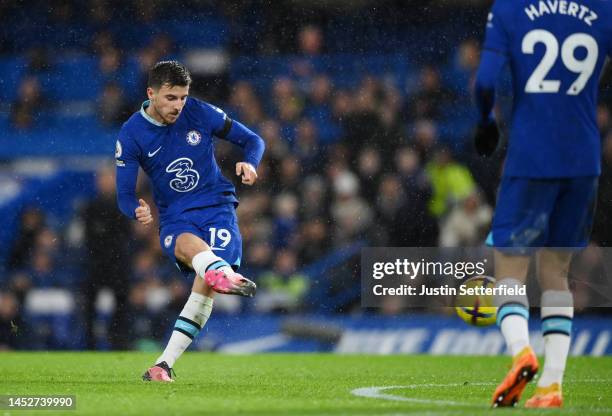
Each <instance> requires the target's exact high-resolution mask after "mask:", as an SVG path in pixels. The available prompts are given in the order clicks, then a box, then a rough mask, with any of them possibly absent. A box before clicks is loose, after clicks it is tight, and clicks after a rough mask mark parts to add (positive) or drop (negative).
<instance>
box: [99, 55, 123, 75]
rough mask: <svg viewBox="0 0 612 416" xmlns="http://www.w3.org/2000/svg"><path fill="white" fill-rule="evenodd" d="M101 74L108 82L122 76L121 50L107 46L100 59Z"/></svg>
mask: <svg viewBox="0 0 612 416" xmlns="http://www.w3.org/2000/svg"><path fill="white" fill-rule="evenodd" d="M98 69H99V70H100V75H101V76H102V78H103V79H105V80H106V81H107V82H109V81H114V80H116V79H117V78H119V77H120V75H121V74H120V70H121V52H120V51H119V49H117V48H115V47H107V48H105V49H103V50H102V51H101V53H100V58H99V61H98Z"/></svg>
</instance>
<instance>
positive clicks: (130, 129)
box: [119, 111, 142, 139]
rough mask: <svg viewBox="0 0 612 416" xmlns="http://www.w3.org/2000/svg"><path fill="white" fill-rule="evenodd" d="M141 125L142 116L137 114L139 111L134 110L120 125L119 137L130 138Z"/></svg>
mask: <svg viewBox="0 0 612 416" xmlns="http://www.w3.org/2000/svg"><path fill="white" fill-rule="evenodd" d="M141 126H142V116H141V115H140V114H139V111H136V112H134V113H133V114H132V115H131V116H130V118H128V119H127V120H126V121H125V122H124V123H123V124H122V125H121V129H120V130H119V137H122V138H126V139H127V138H132V137H134V136H135V135H134V133H135V132H136V131H137V130H139V129H140V128H141Z"/></svg>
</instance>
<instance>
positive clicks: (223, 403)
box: [0, 352, 612, 416]
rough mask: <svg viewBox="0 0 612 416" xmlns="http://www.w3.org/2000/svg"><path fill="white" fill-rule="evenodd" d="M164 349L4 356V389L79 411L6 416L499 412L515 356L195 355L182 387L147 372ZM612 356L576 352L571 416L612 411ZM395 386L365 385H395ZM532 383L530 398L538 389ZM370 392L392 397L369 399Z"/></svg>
mask: <svg viewBox="0 0 612 416" xmlns="http://www.w3.org/2000/svg"><path fill="white" fill-rule="evenodd" d="M154 359H155V355H154V354H147V353H43V352H39V353H6V352H5V353H2V354H0V360H1V363H2V364H1V365H0V368H1V369H2V374H1V377H0V394H15V395H37V394H41V395H42V394H47V395H49V394H53V395H63V394H72V395H76V403H77V409H76V410H63V411H58V410H45V411H24V410H16V411H13V410H0V416H3V415H26V414H38V415H40V414H41V412H42V414H47V415H59V414H66V415H77V414H79V415H80V414H84V415H94V414H113V415H188V414H194V415H195V414H211V415H213V414H214V415H237V414H254V415H262V416H263V415H285V414H287V415H341V414H343V415H403V414H418V415H421V414H430V415H475V414H487V415H491V414H492V413H491V412H495V413H502V414H507V415H510V414H515V415H518V414H533V415H536V414H544V415H550V414H557V412H554V411H553V412H552V413H551V412H550V411H533V410H532V411H527V410H526V409H503V410H502V409H497V410H489V408H488V404H489V400H490V397H491V394H492V391H493V389H494V387H495V385H496V383H497V382H498V381H499V380H500V379H501V378H502V377H503V375H504V373H505V371H506V369H507V368H508V365H509V358H507V357H448V356H440V357H436V356H420V355H416V356H414V355H413V356H399V355H396V356H363V355H349V356H340V355H331V354H265V355H264V354H262V355H243V356H232V355H222V354H210V353H187V354H185V355H184V356H183V357H182V358H181V359H180V360H179V362H178V363H177V365H176V372H177V373H178V375H177V378H176V382H175V383H173V384H158V383H145V382H142V381H141V379H140V376H141V374H142V373H143V372H144V370H145V369H146V367H148V366H149V365H150V363H151V361H152V360H154ZM611 385H612V358H587V357H584V358H571V359H570V361H569V363H568V368H567V371H566V382H565V385H564V393H565V408H564V409H563V411H562V412H561V414H567V415H569V414H580V415H589V414H596V415H601V414H612V397H611V393H612V388H611V387H610V386H611ZM389 386H397V387H395V388H386V389H379V390H376V389H365V388H369V387H389ZM533 388H534V383H532V384H531V385H530V386H529V387H528V388H527V391H526V394H525V395H524V397H523V399H522V400H521V405H523V404H524V401H525V399H526V397H525V396H527V397H528V396H529V394H530V393H531V392H532V391H533ZM356 389H362V390H357V391H358V392H359V391H361V392H362V393H363V394H370V395H382V396H383V397H374V398H372V397H360V396H357V395H355V390H356Z"/></svg>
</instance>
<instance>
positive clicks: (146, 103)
mask: <svg viewBox="0 0 612 416" xmlns="http://www.w3.org/2000/svg"><path fill="white" fill-rule="evenodd" d="M150 104H151V100H146V101H144V102H143V103H142V106H141V107H140V115H141V116H143V117H144V119H145V120H147V121H148V122H149V123H151V124H154V125H156V126H159V127H164V126H165V124H163V123H160V122H159V121H157V120H155V119H154V118H153V117H151V116H150V115H148V114H147V112H146V111H145V110H146V108H147V107H148V106H149V105H150Z"/></svg>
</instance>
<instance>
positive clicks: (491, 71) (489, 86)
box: [474, 50, 506, 121]
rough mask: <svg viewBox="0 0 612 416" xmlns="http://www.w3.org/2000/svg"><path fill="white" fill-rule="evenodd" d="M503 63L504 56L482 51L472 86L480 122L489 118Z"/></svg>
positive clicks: (504, 61) (504, 60)
mask: <svg viewBox="0 0 612 416" xmlns="http://www.w3.org/2000/svg"><path fill="white" fill-rule="evenodd" d="M505 63H506V57H505V56H503V55H500V54H498V53H495V52H491V51H489V50H484V51H482V54H481V56H480V65H479V67H478V73H477V74H476V82H475V86H474V98H475V101H476V105H477V106H478V111H479V113H480V120H481V121H486V120H488V119H490V118H491V111H492V110H493V105H494V103H495V84H496V83H497V79H498V78H499V74H500V73H501V71H502V69H503V67H504V65H505Z"/></svg>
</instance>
